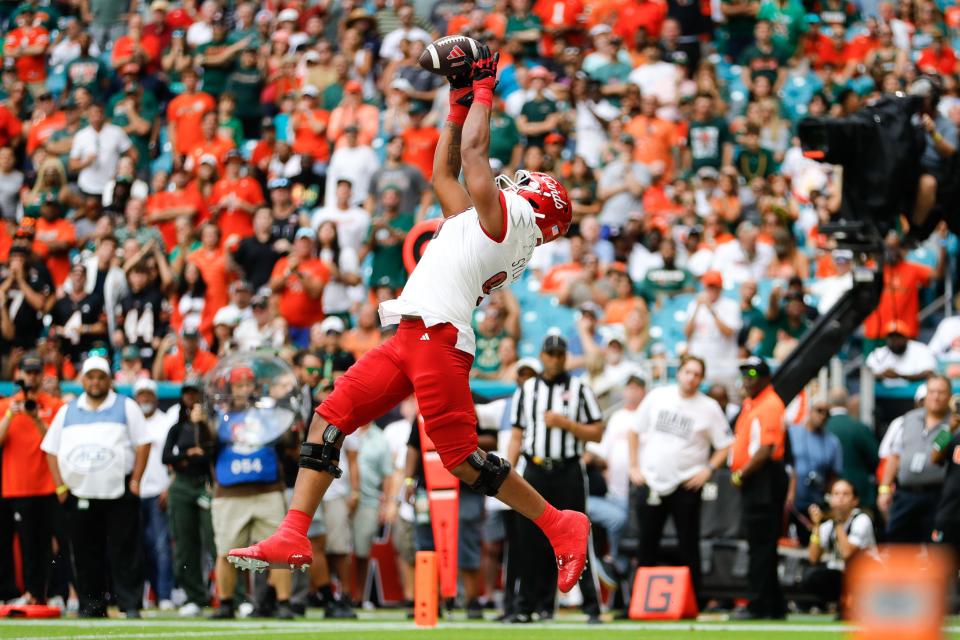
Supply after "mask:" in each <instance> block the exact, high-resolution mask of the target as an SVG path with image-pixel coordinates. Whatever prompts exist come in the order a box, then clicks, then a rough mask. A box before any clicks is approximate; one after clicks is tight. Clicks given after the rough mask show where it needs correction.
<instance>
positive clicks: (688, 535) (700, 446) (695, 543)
mask: <svg viewBox="0 0 960 640" xmlns="http://www.w3.org/2000/svg"><path fill="white" fill-rule="evenodd" d="M706 372H707V367H706V364H705V363H704V361H703V360H701V359H700V358H698V357H696V356H692V355H687V356H684V357H683V358H682V359H681V361H680V368H679V369H678V370H677V384H675V385H669V386H665V387H660V388H657V389H654V390H653V391H651V392H650V393H648V394H647V397H646V398H645V399H644V400H643V402H642V403H641V404H640V408H639V409H637V416H636V422H635V423H634V424H635V426H634V429H633V431H632V432H631V433H629V434H628V452H629V453H628V455H629V464H630V480H631V482H633V483H634V484H636V485H637V487H638V491H637V516H638V518H639V519H640V522H641V523H643V526H642V527H641V529H640V550H639V560H640V566H655V565H656V564H657V563H658V561H659V558H658V555H659V552H660V538H661V537H662V535H663V526H664V524H665V523H666V521H667V517H668V516H671V517H672V518H673V522H674V526H675V527H676V530H677V539H678V545H679V550H680V557H681V558H683V560H684V562H685V563H686V565H687V566H688V567H689V568H690V576H691V579H692V581H693V587H694V591H695V592H696V593H697V594H698V595H699V594H700V586H701V579H700V490H701V489H702V488H703V485H704V484H705V483H706V482H707V481H709V480H710V478H711V476H712V475H713V472H714V471H716V470H717V469H719V468H720V467H722V466H723V465H724V464H725V461H726V459H727V451H728V450H729V448H730V446H731V445H732V444H733V434H731V433H730V425H729V423H728V422H727V418H726V416H725V415H724V414H723V410H722V409H721V408H720V405H719V404H717V401H716V400H714V399H712V398H710V397H709V396H706V395H704V394H703V393H700V391H699V388H700V383H701V382H703V379H704V376H705V374H706ZM711 449H712V450H713V453H711Z"/></svg>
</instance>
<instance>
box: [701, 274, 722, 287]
mask: <svg viewBox="0 0 960 640" xmlns="http://www.w3.org/2000/svg"><path fill="white" fill-rule="evenodd" d="M700 282H702V283H703V286H705V287H722V286H723V275H722V274H721V273H720V272H719V271H707V272H706V273H705V274H703V276H702V277H701V278H700Z"/></svg>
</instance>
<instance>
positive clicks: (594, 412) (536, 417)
mask: <svg viewBox="0 0 960 640" xmlns="http://www.w3.org/2000/svg"><path fill="white" fill-rule="evenodd" d="M540 360H541V362H542V363H543V373H542V374H540V375H538V376H536V377H533V378H530V379H529V380H527V381H526V382H525V383H524V384H523V386H522V387H520V388H519V389H518V390H517V392H516V395H515V396H514V399H513V437H512V440H511V443H510V452H509V456H508V457H509V458H510V462H511V463H512V464H514V465H516V464H517V460H518V458H519V457H520V454H521V453H522V454H523V458H524V462H525V467H524V470H523V477H524V479H525V480H526V481H527V482H529V483H530V484H531V485H532V486H533V488H534V489H536V490H537V491H539V492H540V493H541V494H542V495H543V497H544V498H545V499H546V500H547V501H548V502H549V503H551V504H553V505H555V506H556V507H557V509H572V510H576V511H580V512H582V513H586V511H587V483H586V476H585V472H584V467H583V462H582V461H581V458H582V456H583V451H584V444H585V443H586V442H599V441H600V439H601V437H602V436H603V422H602V415H601V413H600V407H599V406H598V405H597V400H596V398H595V397H594V395H593V391H591V390H590V387H588V386H587V385H586V384H585V383H584V381H583V380H581V379H580V378H578V377H571V376H570V374H569V373H567V371H566V363H567V341H566V340H564V339H563V337H561V336H558V335H551V336H547V339H546V340H544V342H543V348H542V349H541V351H540ZM517 538H518V542H519V544H520V548H521V549H523V556H524V560H525V562H524V564H523V566H521V567H519V571H518V574H519V576H520V587H519V593H518V594H517V600H516V606H515V608H514V611H515V613H514V615H513V616H511V617H510V618H509V619H508V621H510V622H518V623H523V622H531V621H532V620H533V619H534V616H535V615H536V616H538V617H539V619H541V620H543V619H549V618H552V617H553V612H554V608H555V602H554V600H555V597H556V591H557V589H556V584H555V583H556V580H557V567H556V565H555V564H554V556H553V551H551V547H550V542H549V541H548V540H547V538H546V537H545V536H544V535H543V533H542V532H541V531H540V529H539V528H537V526H536V525H535V524H533V523H532V522H529V521H522V520H521V521H520V522H519V523H518V527H517ZM591 552H592V550H591ZM592 566H593V563H592V562H591V563H588V564H587V570H586V571H584V573H583V575H582V576H581V577H580V591H581V592H582V594H583V610H584V613H586V614H587V615H588V616H589V622H590V623H598V622H600V602H599V600H598V598H597V586H598V585H597V582H596V577H595V576H594V574H593V570H592Z"/></svg>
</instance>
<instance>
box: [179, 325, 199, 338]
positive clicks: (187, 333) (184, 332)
mask: <svg viewBox="0 0 960 640" xmlns="http://www.w3.org/2000/svg"><path fill="white" fill-rule="evenodd" d="M180 337H181V338H194V339H195V338H199V337H200V330H199V328H198V327H197V326H196V325H195V324H189V325H188V324H186V323H184V325H183V327H182V328H181V329H180Z"/></svg>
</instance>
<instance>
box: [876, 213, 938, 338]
mask: <svg viewBox="0 0 960 640" xmlns="http://www.w3.org/2000/svg"><path fill="white" fill-rule="evenodd" d="M884 244H885V245H886V247H885V249H886V263H885V264H884V265H883V293H881V294H880V303H879V304H878V305H877V308H876V310H874V312H873V313H871V314H870V315H869V316H868V317H867V319H866V320H864V322H863V337H864V338H867V340H869V341H870V342H869V343H868V344H867V345H865V347H873V346H879V344H878V343H879V342H880V340H881V339H882V338H883V337H884V336H885V335H886V328H887V327H889V326H890V325H891V323H893V322H895V321H898V320H899V321H902V322H904V323H905V326H906V330H907V333H906V334H904V335H906V337H908V338H916V337H917V334H919V333H920V289H921V288H923V287H926V286H927V285H929V284H930V280H931V278H932V277H933V276H934V272H933V270H932V269H930V267H926V266H924V265H921V264H914V263H913V262H906V261H905V260H904V251H903V248H902V247H901V246H900V238H899V237H898V236H897V235H896V234H895V233H893V232H891V233H890V234H889V235H888V236H887V237H886V239H885V241H884ZM864 351H865V352H866V351H868V349H866V348H865V349H864Z"/></svg>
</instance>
